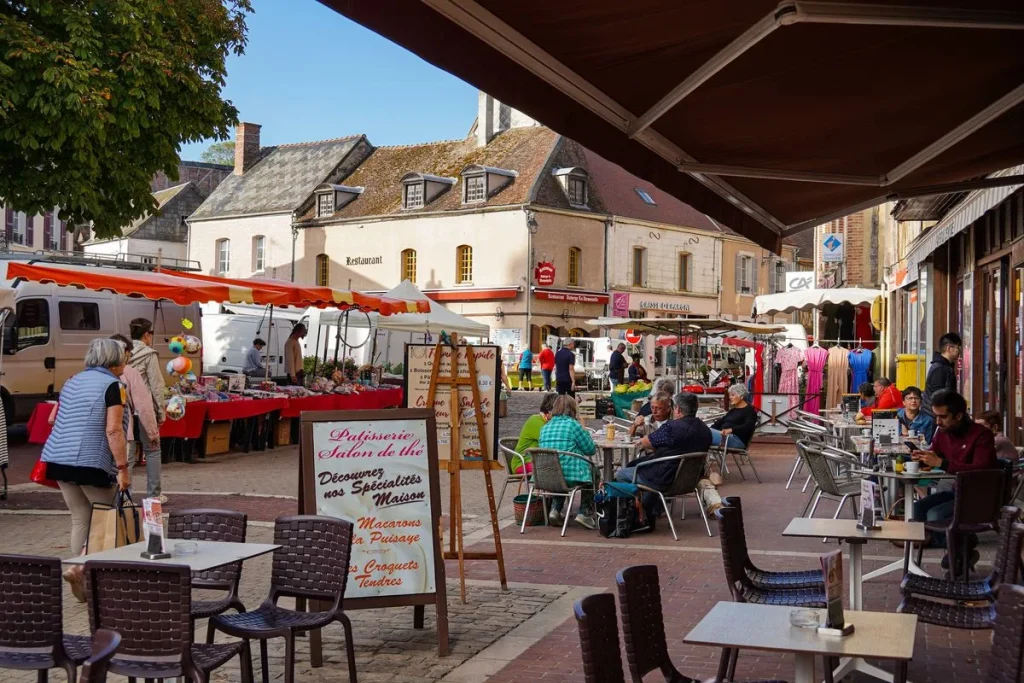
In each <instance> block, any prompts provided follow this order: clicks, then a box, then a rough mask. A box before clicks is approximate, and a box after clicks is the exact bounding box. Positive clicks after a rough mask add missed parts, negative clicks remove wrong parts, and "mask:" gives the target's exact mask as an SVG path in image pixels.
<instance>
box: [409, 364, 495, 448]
mask: <svg viewBox="0 0 1024 683" xmlns="http://www.w3.org/2000/svg"><path fill="white" fill-rule="evenodd" d="M469 348H470V347H468V346H459V347H458V354H459V356H458V366H457V370H458V377H459V378H463V379H465V378H468V377H469V364H468V360H467V358H468V354H469ZM472 349H473V359H474V363H475V366H476V383H477V387H478V388H479V390H480V411H481V413H482V414H483V418H484V430H485V431H486V433H487V435H488V436H487V448H488V457H489V458H490V459H491V460H495V444H497V442H498V420H497V416H496V415H495V406H497V404H498V389H499V386H500V384H501V366H500V365H499V363H500V361H501V353H500V349H499V347H497V346H473V347H472ZM436 351H437V347H436V346H435V345H433V344H406V345H405V405H406V407H408V408H427V407H428V406H427V398H428V396H429V395H430V375H431V371H432V370H433V367H434V363H435V361H436V359H435V357H434V356H435V354H436ZM453 353H454V350H453V349H452V348H451V347H448V346H443V347H442V349H441V359H440V365H441V367H440V371H439V373H438V385H437V392H436V394H435V395H434V406H433V408H434V416H435V417H436V420H437V457H438V460H440V461H445V460H451V459H452V452H451V447H452V417H451V416H452V412H453V410H459V446H460V448H461V450H462V452H461V453H460V454H459V455H460V456H461V458H462V459H463V460H481V459H482V455H483V454H482V452H481V446H480V435H479V434H478V433H477V422H476V410H475V408H474V406H473V389H472V387H470V386H469V385H463V386H460V387H459V389H458V400H457V402H456V403H455V405H454V406H453V405H452V403H453V402H452V398H453V396H452V389H451V386H450V385H449V384H447V380H449V379H451V375H452V354H453Z"/></svg>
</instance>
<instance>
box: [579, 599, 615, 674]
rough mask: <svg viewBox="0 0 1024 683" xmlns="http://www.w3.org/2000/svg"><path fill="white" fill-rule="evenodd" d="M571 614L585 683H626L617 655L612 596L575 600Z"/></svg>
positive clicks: (613, 600)
mask: <svg viewBox="0 0 1024 683" xmlns="http://www.w3.org/2000/svg"><path fill="white" fill-rule="evenodd" d="M573 612H574V613H575V614H576V630H577V631H578V632H579V635H580V656H581V657H582V658H583V680H584V681H585V683H625V682H626V677H625V675H623V673H622V654H621V653H620V652H619V626H618V624H617V623H616V619H615V596H613V595H612V594H611V593H599V594H597V595H588V596H587V597H585V598H583V599H582V600H577V601H576V603H575V604H574V605H573Z"/></svg>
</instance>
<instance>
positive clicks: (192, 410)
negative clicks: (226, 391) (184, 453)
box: [160, 401, 206, 439]
mask: <svg viewBox="0 0 1024 683" xmlns="http://www.w3.org/2000/svg"><path fill="white" fill-rule="evenodd" d="M205 421H206V401H190V402H188V403H187V404H185V417H183V418H181V419H180V420H170V419H168V420H164V423H163V424H162V425H160V438H161V439H198V438H199V437H201V436H202V435H203V423H204V422H205Z"/></svg>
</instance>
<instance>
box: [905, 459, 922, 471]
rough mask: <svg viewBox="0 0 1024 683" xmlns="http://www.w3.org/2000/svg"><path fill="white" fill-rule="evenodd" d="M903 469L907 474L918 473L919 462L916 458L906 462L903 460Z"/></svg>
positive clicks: (919, 468) (919, 469)
mask: <svg viewBox="0 0 1024 683" xmlns="http://www.w3.org/2000/svg"><path fill="white" fill-rule="evenodd" d="M903 471H904V472H906V473H907V474H920V472H921V463H919V462H918V461H916V460H910V461H908V462H905V463H903Z"/></svg>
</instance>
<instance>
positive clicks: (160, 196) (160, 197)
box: [83, 182, 193, 244]
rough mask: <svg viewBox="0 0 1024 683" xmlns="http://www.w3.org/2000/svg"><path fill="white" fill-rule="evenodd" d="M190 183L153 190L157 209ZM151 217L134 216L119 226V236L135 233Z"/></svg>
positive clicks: (159, 209) (87, 242)
mask: <svg viewBox="0 0 1024 683" xmlns="http://www.w3.org/2000/svg"><path fill="white" fill-rule="evenodd" d="M192 184H193V183H191V182H188V183H181V184H180V185H175V186H174V187H168V188H165V189H163V190H157V191H156V192H154V193H153V198H154V199H156V208H157V211H162V210H163V208H164V207H165V206H167V204H168V203H169V202H170V201H171V200H172V199H174V198H175V197H177V196H178V195H179V194H181V193H182V192H183V191H184V190H185V189H186V188H188V187H189V186H190V185H192ZM152 217H153V214H151V213H146V214H143V215H142V216H141V217H140V218H136V219H135V220H134V221H133V222H132V224H131V225H129V226H127V227H124V228H121V236H122V237H128V236H129V235H133V234H135V233H136V232H138V231H139V228H141V227H142V226H143V225H145V224H146V221H148V220H149V219H150V218H152ZM111 239H113V238H107V239H101V240H98V239H90V240H87V241H86V242H84V243H83V244H99V243H101V242H109V241H110V240H111Z"/></svg>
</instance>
